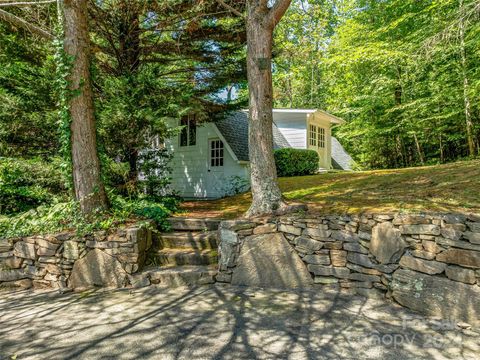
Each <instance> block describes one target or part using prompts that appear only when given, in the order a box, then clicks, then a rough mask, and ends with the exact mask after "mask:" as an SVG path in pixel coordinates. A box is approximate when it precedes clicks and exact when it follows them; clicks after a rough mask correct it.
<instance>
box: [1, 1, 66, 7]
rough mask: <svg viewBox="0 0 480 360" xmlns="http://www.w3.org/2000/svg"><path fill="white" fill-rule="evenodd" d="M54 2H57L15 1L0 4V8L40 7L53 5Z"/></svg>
mask: <svg viewBox="0 0 480 360" xmlns="http://www.w3.org/2000/svg"><path fill="white" fill-rule="evenodd" d="M54 2H57V0H42V1H17V2H8V3H0V7H7V6H28V5H42V4H51V3H54Z"/></svg>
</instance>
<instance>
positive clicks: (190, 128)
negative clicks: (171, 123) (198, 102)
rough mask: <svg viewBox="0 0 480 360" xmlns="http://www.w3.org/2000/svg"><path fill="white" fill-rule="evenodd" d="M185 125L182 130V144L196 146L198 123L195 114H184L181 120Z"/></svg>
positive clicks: (182, 124)
mask: <svg viewBox="0 0 480 360" xmlns="http://www.w3.org/2000/svg"><path fill="white" fill-rule="evenodd" d="M180 125H181V126H183V127H182V130H180V146H194V145H196V144H197V123H196V119H195V115H188V116H184V117H183V118H182V119H181V120H180Z"/></svg>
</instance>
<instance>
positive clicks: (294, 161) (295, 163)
mask: <svg viewBox="0 0 480 360" xmlns="http://www.w3.org/2000/svg"><path fill="white" fill-rule="evenodd" d="M274 156H275V165H276V166H277V174H278V176H301V175H312V174H315V173H316V172H317V171H318V167H319V165H318V163H319V160H320V159H319V157H318V153H317V152H316V151H314V150H302V149H292V148H286V149H279V150H275V152H274Z"/></svg>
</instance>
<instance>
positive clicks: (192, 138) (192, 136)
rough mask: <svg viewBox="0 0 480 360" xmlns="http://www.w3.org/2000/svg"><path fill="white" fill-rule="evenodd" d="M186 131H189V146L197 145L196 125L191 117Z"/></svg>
mask: <svg viewBox="0 0 480 360" xmlns="http://www.w3.org/2000/svg"><path fill="white" fill-rule="evenodd" d="M188 129H189V134H188V136H189V142H188V144H189V145H192V146H193V145H195V144H196V143H197V123H196V121H195V118H194V117H192V118H190V121H189V123H188Z"/></svg>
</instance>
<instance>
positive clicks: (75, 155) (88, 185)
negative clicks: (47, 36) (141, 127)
mask: <svg viewBox="0 0 480 360" xmlns="http://www.w3.org/2000/svg"><path fill="white" fill-rule="evenodd" d="M63 13H64V32H65V40H64V48H65V52H66V53H67V54H68V55H69V56H71V57H72V58H73V64H72V69H71V73H70V75H69V79H68V80H69V83H70V91H72V92H73V95H72V99H71V100H70V104H69V110H70V116H71V132H72V133H71V143H72V170H73V187H74V191H75V198H76V199H77V200H78V201H79V202H80V208H81V211H82V212H83V213H84V214H85V215H91V214H92V213H94V212H95V211H97V210H104V209H106V208H107V207H108V202H107V196H106V194H105V188H104V186H103V182H102V179H101V177H100V161H99V158H98V153H97V141H96V129H95V115H94V109H93V93H92V85H91V79H90V69H89V67H90V49H89V45H90V42H89V35H88V20H87V0H64V2H63Z"/></svg>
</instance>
